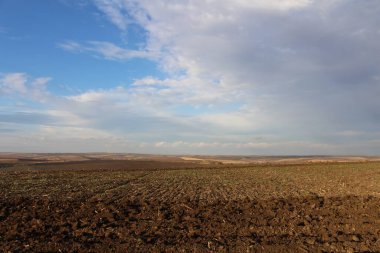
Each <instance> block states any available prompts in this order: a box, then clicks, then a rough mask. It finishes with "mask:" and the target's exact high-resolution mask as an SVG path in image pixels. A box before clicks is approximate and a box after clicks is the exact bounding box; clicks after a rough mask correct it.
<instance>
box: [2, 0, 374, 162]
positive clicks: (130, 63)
mask: <svg viewBox="0 0 380 253" xmlns="http://www.w3.org/2000/svg"><path fill="white" fill-rule="evenodd" d="M379 13H380V2H379V1H375V0H362V1H354V0H286V1H284V0H267V1H261V0H234V1H233V0H219V1H216V0H211V1H201V0H189V1H176V0H157V1H148V0H108V1H107V0H78V1H71V0H57V1H21V0H3V1H0V55H1V57H0V152H28V153H35V152H41V153H84V152H110V153H115V152H117V153H141V154H169V155H170V154H173V155H176V154H192V155H193V154H203V155H217V154H219V155H319V154H320V155H333V156H334V155H369V156H373V155H380V129H379V128H380V127H379V126H380V99H379V97H380V67H379V66H380V44H379V43H378V41H380V29H379V25H378V24H379V23H380V15H378V14H379Z"/></svg>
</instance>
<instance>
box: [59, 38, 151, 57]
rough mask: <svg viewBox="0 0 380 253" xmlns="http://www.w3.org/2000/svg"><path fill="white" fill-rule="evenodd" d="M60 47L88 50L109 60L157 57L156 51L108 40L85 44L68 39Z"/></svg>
mask: <svg viewBox="0 0 380 253" xmlns="http://www.w3.org/2000/svg"><path fill="white" fill-rule="evenodd" d="M58 46H59V47H61V48H62V49H64V50H66V51H70V52H81V53H83V52H87V53H91V54H93V55H94V56H95V57H101V58H104V59H107V60H115V61H125V60H129V59H132V58H146V59H153V58H154V57H156V55H155V53H154V52H148V51H144V50H129V49H126V48H123V47H120V46H117V45H115V44H113V43H111V42H106V41H88V42H86V43H84V44H81V43H78V42H74V41H66V42H63V43H59V44H58Z"/></svg>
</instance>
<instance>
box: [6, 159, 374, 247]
mask: <svg viewBox="0 0 380 253" xmlns="http://www.w3.org/2000/svg"><path fill="white" fill-rule="evenodd" d="M377 160H378V158H376V157H216V156H215V157H212V156H208V157H206V156H147V155H128V154H61V155H56V154H50V155H49V154H9V153H8V154H1V155H0V189H1V192H0V252H379V251H380V211H379V210H380V162H377Z"/></svg>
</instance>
